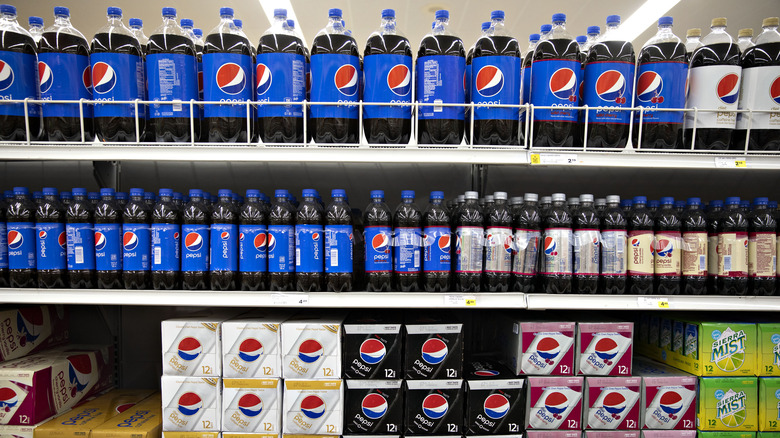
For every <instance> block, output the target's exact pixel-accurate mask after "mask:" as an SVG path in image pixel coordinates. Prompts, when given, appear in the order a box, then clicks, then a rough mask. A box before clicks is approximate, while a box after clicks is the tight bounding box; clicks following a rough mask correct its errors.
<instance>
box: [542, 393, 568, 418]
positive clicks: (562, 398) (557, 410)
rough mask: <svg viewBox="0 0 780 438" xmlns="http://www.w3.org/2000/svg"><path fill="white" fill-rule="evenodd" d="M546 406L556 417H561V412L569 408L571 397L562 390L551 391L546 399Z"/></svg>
mask: <svg viewBox="0 0 780 438" xmlns="http://www.w3.org/2000/svg"><path fill="white" fill-rule="evenodd" d="M544 408H545V409H547V411H548V412H549V413H551V414H553V417H555V418H556V419H560V418H561V414H563V413H564V412H566V409H568V408H569V398H568V397H566V395H565V394H564V393H562V392H558V391H556V392H551V393H549V394H547V398H545V399H544Z"/></svg>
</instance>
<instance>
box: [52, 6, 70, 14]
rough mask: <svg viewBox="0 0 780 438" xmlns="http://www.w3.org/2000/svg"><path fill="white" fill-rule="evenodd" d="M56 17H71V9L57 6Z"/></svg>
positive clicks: (55, 9) (55, 8)
mask: <svg viewBox="0 0 780 438" xmlns="http://www.w3.org/2000/svg"><path fill="white" fill-rule="evenodd" d="M54 16H55V17H70V9H68V8H66V7H65V6H55V7H54Z"/></svg>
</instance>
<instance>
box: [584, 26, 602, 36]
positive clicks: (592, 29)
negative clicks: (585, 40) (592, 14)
mask: <svg viewBox="0 0 780 438" xmlns="http://www.w3.org/2000/svg"><path fill="white" fill-rule="evenodd" d="M585 33H587V34H588V35H598V34H600V33H601V27H599V26H588V30H587V31H586V32H585Z"/></svg>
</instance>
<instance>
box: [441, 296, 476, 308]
mask: <svg viewBox="0 0 780 438" xmlns="http://www.w3.org/2000/svg"><path fill="white" fill-rule="evenodd" d="M444 305H445V306H448V307H474V306H476V305H477V297H476V296H474V295H444Z"/></svg>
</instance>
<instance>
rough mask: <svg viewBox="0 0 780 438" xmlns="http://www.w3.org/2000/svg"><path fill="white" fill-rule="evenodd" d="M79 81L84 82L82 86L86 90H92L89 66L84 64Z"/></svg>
mask: <svg viewBox="0 0 780 438" xmlns="http://www.w3.org/2000/svg"><path fill="white" fill-rule="evenodd" d="M81 82H82V83H83V84H84V88H86V89H87V91H89V92H91V91H92V69H90V68H89V66H86V67H85V68H84V71H83V72H82V73H81Z"/></svg>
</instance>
